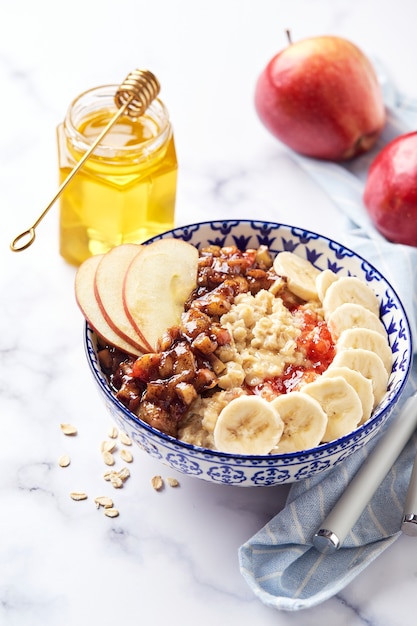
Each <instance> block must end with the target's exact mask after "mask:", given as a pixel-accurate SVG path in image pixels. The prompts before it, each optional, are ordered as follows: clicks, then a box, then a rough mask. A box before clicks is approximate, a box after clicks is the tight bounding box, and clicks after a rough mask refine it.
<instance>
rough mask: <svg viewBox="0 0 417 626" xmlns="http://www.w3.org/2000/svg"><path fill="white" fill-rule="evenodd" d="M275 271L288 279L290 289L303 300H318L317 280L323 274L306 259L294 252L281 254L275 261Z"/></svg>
mask: <svg viewBox="0 0 417 626" xmlns="http://www.w3.org/2000/svg"><path fill="white" fill-rule="evenodd" d="M274 270H275V271H276V273H277V274H279V275H280V276H286V277H287V284H288V289H289V290H290V291H291V292H292V293H293V294H295V295H296V296H298V297H299V298H301V299H302V300H317V299H318V294H317V288H316V279H317V276H318V275H319V274H320V273H321V272H320V270H318V269H316V268H315V267H314V265H312V263H310V262H309V261H307V260H306V259H303V258H302V257H300V256H298V255H297V254H294V253H293V252H286V251H284V252H280V253H279V254H277V256H276V257H275V259H274Z"/></svg>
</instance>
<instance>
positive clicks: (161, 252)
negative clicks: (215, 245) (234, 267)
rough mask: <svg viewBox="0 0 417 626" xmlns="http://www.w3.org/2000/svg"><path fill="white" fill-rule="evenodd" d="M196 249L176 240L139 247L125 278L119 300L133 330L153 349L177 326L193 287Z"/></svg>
mask: <svg viewBox="0 0 417 626" xmlns="http://www.w3.org/2000/svg"><path fill="white" fill-rule="evenodd" d="M197 266H198V250H197V248H195V247H194V246H192V245H191V244H189V243H187V242H185V241H182V240H179V239H159V240H158V241H154V242H153V243H151V244H149V245H146V246H143V247H142V250H141V251H140V252H139V254H138V255H136V256H135V258H134V259H133V261H132V262H131V264H130V266H129V268H128V270H127V272H126V276H125V281H124V286H123V301H124V307H125V311H126V315H127V316H128V318H129V319H130V321H131V323H132V324H133V326H134V327H135V328H136V330H137V331H138V332H139V333H141V334H142V335H143V336H144V337H145V338H146V340H147V342H148V343H149V344H150V345H151V346H152V348H153V350H156V346H157V342H158V338H159V337H161V335H162V334H163V333H164V332H165V331H166V330H167V328H169V327H171V326H175V325H177V324H178V323H179V321H180V317H181V313H182V312H183V310H184V302H185V301H186V299H187V298H188V296H189V295H190V293H191V292H192V290H193V289H194V288H195V287H196V284H197Z"/></svg>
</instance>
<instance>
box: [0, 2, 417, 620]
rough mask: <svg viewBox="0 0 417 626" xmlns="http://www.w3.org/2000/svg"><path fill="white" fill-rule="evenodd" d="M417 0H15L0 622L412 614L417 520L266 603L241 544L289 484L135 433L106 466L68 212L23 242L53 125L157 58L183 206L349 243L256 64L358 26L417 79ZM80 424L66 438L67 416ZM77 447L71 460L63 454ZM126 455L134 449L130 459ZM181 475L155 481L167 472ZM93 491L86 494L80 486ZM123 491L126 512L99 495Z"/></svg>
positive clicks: (412, 90)
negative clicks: (309, 588)
mask: <svg viewBox="0 0 417 626" xmlns="http://www.w3.org/2000/svg"><path fill="white" fill-rule="evenodd" d="M416 18H417V10H416V7H415V4H414V2H413V1H412V0H398V1H397V2H395V3H390V2H387V1H385V0H384V1H383V2H378V1H377V0H367V1H366V2H362V1H359V0H354V1H348V0H337V1H336V2H331V1H330V0H314V1H311V0H310V1H308V0H295V1H290V0H282V1H281V2H275V1H274V0H259V1H258V2H257V3H253V2H251V1H250V0H227V2H224V0H212V1H211V2H210V4H209V5H206V4H204V5H202V4H201V3H193V2H191V0H174V1H173V2H170V1H169V0H154V1H153V2H149V1H148V2H145V1H144V0H127V2H125V3H123V4H120V5H115V3H113V2H107V1H105V0H100V1H99V0H90V1H89V2H82V1H81V0H74V1H73V2H72V3H71V4H63V3H60V2H58V3H55V4H53V3H52V4H51V3H50V2H49V0H38V2H36V3H33V2H31V1H30V0H17V1H16V2H13V3H11V4H10V5H9V4H8V5H7V10H6V6H4V11H3V17H2V19H1V23H0V83H1V94H2V95H1V99H0V114H1V115H0V127H1V133H0V168H1V186H0V205H1V207H2V216H3V223H2V227H1V228H0V243H1V245H0V255H1V261H0V288H1V294H2V295H1V305H0V328H1V336H0V364H1V367H0V433H1V448H0V505H1V515H0V529H1V534H0V537H1V539H0V624H2V625H3V624H4V625H5V626H84V625H88V624H103V625H104V626H110V625H113V624H115V623H120V624H122V623H131V624H140V623H143V622H144V621H146V622H147V623H149V624H155V625H156V626H159V625H165V624H172V625H173V626H192V625H194V624H196V623H198V624H199V626H209V625H211V624H213V623H219V624H223V623H228V624H231V625H232V624H239V625H240V626H246V625H248V626H249V625H252V624H254V623H256V624H262V625H263V626H277V625H280V626H289V625H290V624H291V626H294V625H296V626H316V625H319V624H323V623H332V624H337V625H338V626H347V625H349V626H364V625H367V626H368V625H369V626H397V625H398V624H401V623H412V622H413V620H414V616H415V590H416V577H417V565H416V564H417V543H416V540H415V539H413V538H410V537H406V536H402V537H400V538H399V539H398V541H397V542H395V543H394V544H393V546H391V547H390V548H389V549H388V550H386V551H385V552H384V553H383V554H382V555H381V556H380V557H379V558H378V559H377V560H376V561H374V562H373V563H372V564H370V565H369V566H368V568H367V569H366V570H365V571H364V572H363V573H362V574H361V575H360V576H359V577H358V578H357V579H355V580H354V581H353V582H352V583H351V584H350V585H348V586H347V587H346V588H345V589H344V590H343V592H342V593H340V594H338V595H337V596H335V597H333V598H331V599H330V600H328V601H327V602H325V603H323V604H322V605H319V606H317V607H315V608H313V609H309V610H306V611H302V612H299V613H294V614H288V613H285V612H277V611H274V610H272V609H269V608H267V607H266V606H264V605H263V604H262V603H260V602H259V601H258V600H257V599H256V598H255V597H254V596H253V594H252V592H251V590H250V589H249V588H248V587H247V585H246V583H245V581H244V580H243V578H242V577H241V575H240V573H239V568H238V559H237V550H238V548H239V546H240V545H241V544H242V543H243V542H245V541H246V540H247V539H248V538H249V537H251V536H252V535H253V534H254V533H255V532H256V531H257V530H259V528H261V527H262V526H263V525H264V524H265V523H266V522H267V521H268V520H269V519H271V517H273V516H274V515H275V514H276V513H277V512H278V511H279V510H281V508H282V507H283V506H284V504H285V497H286V494H287V491H288V488H287V487H284V486H281V487H280V486H278V487H270V488H267V487H265V488H257V489H253V490H252V489H242V488H239V487H234V486H232V487H231V486H223V485H215V484H209V483H205V482H203V481H199V480H196V479H194V478H192V477H188V476H183V475H181V476H180V475H177V474H176V473H175V471H174V470H171V469H168V468H166V467H165V466H163V465H161V464H160V463H159V462H158V461H157V460H156V459H152V458H151V457H149V456H148V455H146V454H145V453H142V452H141V451H140V450H139V449H133V453H134V461H133V463H131V464H130V466H129V469H130V471H131V476H130V478H129V479H128V480H127V481H126V483H125V485H124V487H123V489H119V490H116V489H113V488H112V487H110V486H109V484H108V483H107V482H106V481H104V479H103V473H104V471H105V469H106V466H105V465H104V463H103V461H102V458H101V454H100V443H101V441H102V440H103V439H105V438H106V437H107V432H108V429H109V427H110V425H111V422H110V418H109V417H108V416H107V414H106V412H105V409H104V407H103V405H102V401H101V399H100V398H99V397H98V395H96V393H95V391H94V388H93V384H92V380H91V374H90V372H89V370H88V366H87V364H86V361H85V357H84V353H83V347H82V333H83V320H82V317H81V314H80V312H79V311H78V309H77V307H76V304H75V300H74V294H73V279H74V273H75V269H74V268H72V267H69V266H68V265H66V264H65V262H64V261H63V260H62V259H61V258H60V256H59V253H58V243H57V224H58V219H57V211H56V210H55V209H52V210H51V212H50V213H49V215H48V216H47V217H46V218H45V220H44V221H43V222H42V224H41V225H40V226H39V229H38V232H37V238H36V242H35V243H34V244H33V246H32V247H31V248H30V249H28V250H27V251H24V252H21V253H18V254H14V253H12V252H10V250H9V243H10V241H11V240H12V239H13V238H14V237H15V236H16V235H17V234H18V233H19V232H21V231H22V230H24V229H26V228H28V227H29V226H30V225H31V223H33V221H34V220H35V219H36V217H37V216H38V214H39V213H40V212H41V211H42V210H43V207H44V206H45V205H46V204H47V202H48V201H49V199H50V197H51V196H52V194H53V193H55V190H56V185H57V177H58V175H57V163H56V140H55V128H56V126H57V124H59V123H60V122H61V120H62V119H63V117H64V115H65V112H66V109H67V106H68V104H69V102H70V101H71V99H72V98H73V97H75V96H76V95H78V94H79V93H81V91H83V90H84V89H87V88H90V87H93V86H95V85H100V84H105V83H107V82H118V81H121V80H123V78H124V77H125V75H126V74H127V73H128V72H129V71H131V69H133V68H134V67H140V66H145V67H149V69H151V70H152V71H154V72H155V73H156V74H157V75H158V77H159V78H160V80H161V84H162V92H161V97H162V99H163V100H164V101H165V102H166V104H167V106H168V109H169V110H170V113H171V117H172V120H173V123H174V129H175V135H176V141H177V150H178V157H179V164H180V170H179V188H178V200H177V223H178V225H183V224H187V223H190V222H196V221H200V220H205V219H222V218H225V217H227V218H252V219H253V217H254V215H256V217H259V218H260V219H265V220H271V221H282V222H285V223H288V222H289V223H293V224H294V225H300V226H303V227H305V228H306V229H311V230H314V231H318V232H320V233H322V234H324V235H329V236H331V237H334V238H336V239H338V240H339V241H340V242H341V243H344V237H345V233H344V220H343V218H341V219H340V221H339V220H337V221H331V222H330V221H329V220H328V210H329V209H330V207H332V202H331V200H330V199H329V198H328V197H327V196H326V195H325V194H324V192H323V191H322V190H321V189H320V188H319V187H318V186H317V185H316V184H315V183H314V181H312V180H311V179H310V178H309V177H308V176H307V174H306V173H305V172H304V171H302V170H301V169H300V167H299V166H298V165H297V163H296V161H295V160H294V159H293V158H292V157H291V154H290V153H289V152H288V151H287V150H286V149H285V148H283V147H282V146H281V145H280V144H278V143H277V142H276V141H274V140H273V138H272V137H270V136H269V135H268V134H267V133H266V131H265V130H264V129H263V128H262V127H261V125H260V123H259V121H258V120H257V118H256V115H255V112H254V108H253V103H252V95H253V87H254V83H255V80H256V77H257V74H258V73H259V71H260V70H261V69H262V68H263V66H264V65H265V64H266V62H267V61H268V60H269V58H270V57H271V56H272V55H273V54H274V53H275V52H276V51H277V50H278V49H279V48H281V47H283V46H284V45H285V33H284V29H285V28H291V31H292V33H293V37H296V38H301V37H305V36H310V35H316V34H323V33H332V34H339V35H342V36H345V37H347V38H349V39H351V40H353V41H355V42H356V43H357V44H358V45H360V46H361V47H363V48H364V50H366V51H367V52H369V53H370V54H372V55H373V56H375V57H376V58H378V59H379V61H380V62H381V63H382V64H383V65H384V67H385V68H386V70H387V73H388V74H389V75H390V76H391V77H392V78H393V79H394V80H395V82H396V85H397V87H398V89H400V90H401V91H402V92H404V93H407V94H408V95H411V96H417V85H416V82H415V64H416V58H417V40H416V38H415V32H414V30H415V23H416ZM63 422H70V423H72V424H74V425H76V427H77V429H78V434H77V435H76V436H75V437H65V436H64V435H63V434H62V432H61V430H60V424H61V423H63ZM64 453H67V454H69V455H70V457H71V464H70V466H69V467H67V468H61V467H59V465H58V458H59V457H60V456H61V455H62V454H64ZM117 464H118V467H120V466H121V463H120V461H119V460H118V461H117ZM156 474H160V475H161V476H162V477H163V478H164V479H166V478H167V477H168V476H176V477H177V478H178V479H179V481H180V486H179V487H178V488H176V489H174V488H171V487H169V486H168V485H166V486H165V489H164V490H163V491H161V492H156V491H154V490H153V489H152V486H151V478H152V476H154V475H156ZM74 490H79V491H85V492H86V493H87V494H88V499H87V500H85V501H81V502H74V501H72V500H71V499H70V497H69V493H70V492H71V491H74ZM104 494H106V495H110V496H111V497H112V498H113V499H114V503H115V506H116V507H117V508H118V509H119V511H120V516H119V517H118V518H115V519H110V518H106V517H105V516H104V514H103V510H102V509H101V510H97V509H96V507H95V505H94V498H95V497H96V496H97V495H104Z"/></svg>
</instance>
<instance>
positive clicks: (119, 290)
mask: <svg viewBox="0 0 417 626" xmlns="http://www.w3.org/2000/svg"><path fill="white" fill-rule="evenodd" d="M140 250H141V246H140V245H139V244H134V243H127V244H121V245H119V246H116V247H115V248H112V249H111V250H109V251H108V252H107V253H106V254H104V255H103V258H102V259H101V260H100V262H99V264H98V266H97V269H96V272H95V280H94V294H95V298H96V300H97V302H98V305H99V307H100V309H101V312H102V313H103V316H104V318H105V320H106V322H107V323H108V325H109V326H110V327H111V328H112V329H113V330H114V332H115V333H116V334H117V335H119V336H120V337H121V338H122V339H124V340H125V341H127V342H128V343H130V344H132V345H133V346H134V347H135V348H137V349H138V350H140V351H141V352H149V351H151V347H150V346H149V344H148V343H147V341H146V339H145V338H144V337H143V335H142V334H141V333H139V332H137V330H136V329H135V328H134V326H133V324H132V323H131V322H130V320H129V318H128V317H127V315H126V312H125V309H124V306H123V281H124V277H125V274H126V272H127V269H128V267H129V265H130V263H131V262H132V260H133V259H134V257H135V256H136V255H137V254H138V253H139V252H140Z"/></svg>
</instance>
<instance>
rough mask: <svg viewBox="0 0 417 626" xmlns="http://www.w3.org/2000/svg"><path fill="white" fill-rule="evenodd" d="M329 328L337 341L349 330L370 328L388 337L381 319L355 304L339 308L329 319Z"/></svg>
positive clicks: (342, 305)
mask: <svg viewBox="0 0 417 626" xmlns="http://www.w3.org/2000/svg"><path fill="white" fill-rule="evenodd" d="M327 326H328V327H329V330H330V332H331V334H332V337H333V339H334V340H337V339H338V338H339V337H340V335H341V334H342V332H343V331H344V330H347V329H348V328H368V329H369V330H375V331H376V332H378V333H380V334H381V335H382V336H383V337H385V338H386V337H387V331H386V330H385V328H384V325H383V323H382V322H381V320H380V319H379V317H378V316H377V315H375V313H372V311H369V310H368V309H365V307H364V306H362V305H361V304H355V303H353V302H345V304H341V305H340V306H338V307H337V309H335V310H334V311H333V313H332V314H331V315H330V316H329V318H328V319H327Z"/></svg>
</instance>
